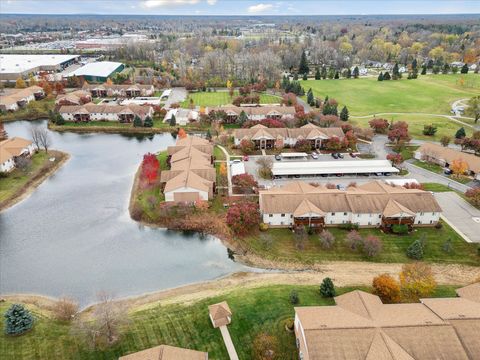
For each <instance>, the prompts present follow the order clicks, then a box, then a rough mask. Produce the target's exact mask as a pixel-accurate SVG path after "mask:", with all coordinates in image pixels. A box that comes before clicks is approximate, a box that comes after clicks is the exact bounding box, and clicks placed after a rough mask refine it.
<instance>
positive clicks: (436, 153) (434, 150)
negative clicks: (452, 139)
mask: <svg viewBox="0 0 480 360" xmlns="http://www.w3.org/2000/svg"><path fill="white" fill-rule="evenodd" d="M417 151H419V152H421V153H422V154H425V155H427V156H429V157H433V158H435V159H438V160H444V161H445V162H447V163H449V164H451V163H452V162H453V161H454V160H458V159H462V160H464V161H465V162H466V163H467V164H468V168H469V170H471V171H473V172H474V173H479V172H480V157H478V156H475V155H473V154H467V153H464V152H462V151H458V150H455V149H452V148H449V147H444V146H442V145H438V144H433V143H423V144H422V145H421V146H420V147H419V148H418V150H417Z"/></svg>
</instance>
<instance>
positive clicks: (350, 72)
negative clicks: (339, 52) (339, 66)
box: [347, 68, 352, 79]
mask: <svg viewBox="0 0 480 360" xmlns="http://www.w3.org/2000/svg"><path fill="white" fill-rule="evenodd" d="M351 77H352V70H350V68H348V69H347V79H350V78H351Z"/></svg>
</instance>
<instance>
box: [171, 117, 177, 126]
mask: <svg viewBox="0 0 480 360" xmlns="http://www.w3.org/2000/svg"><path fill="white" fill-rule="evenodd" d="M176 125H177V119H176V118H175V115H174V114H172V117H171V118H170V126H176Z"/></svg>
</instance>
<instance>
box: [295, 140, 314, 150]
mask: <svg viewBox="0 0 480 360" xmlns="http://www.w3.org/2000/svg"><path fill="white" fill-rule="evenodd" d="M295 150H297V151H299V152H308V151H310V150H312V144H311V143H310V141H309V140H306V139H300V140H298V141H297V142H296V144H295Z"/></svg>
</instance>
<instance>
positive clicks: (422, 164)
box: [413, 160, 443, 174]
mask: <svg viewBox="0 0 480 360" xmlns="http://www.w3.org/2000/svg"><path fill="white" fill-rule="evenodd" d="M413 165H415V166H418V167H421V168H422V169H425V170H428V171H431V172H434V173H436V174H443V168H442V167H441V166H440V165H438V164H433V163H429V162H426V161H420V160H415V161H414V162H413Z"/></svg>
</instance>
